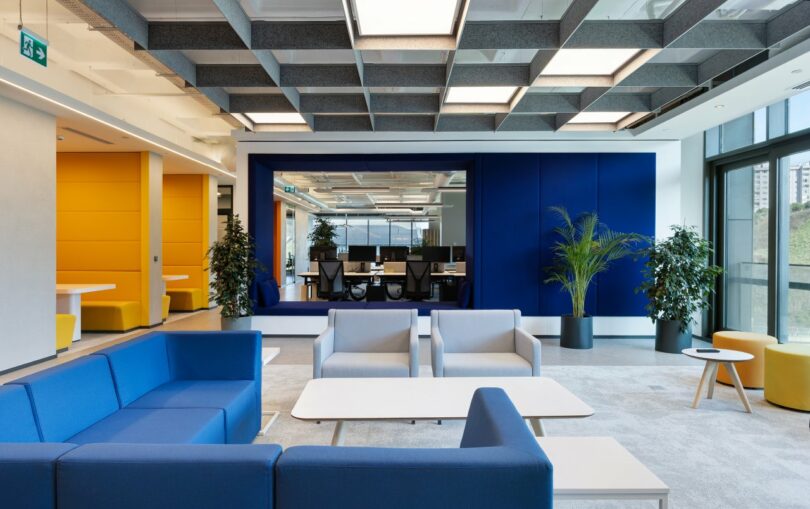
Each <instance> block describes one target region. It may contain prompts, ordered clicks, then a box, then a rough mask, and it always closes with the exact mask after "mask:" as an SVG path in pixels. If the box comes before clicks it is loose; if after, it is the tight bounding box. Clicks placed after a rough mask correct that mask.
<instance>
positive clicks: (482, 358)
mask: <svg viewBox="0 0 810 509" xmlns="http://www.w3.org/2000/svg"><path fill="white" fill-rule="evenodd" d="M444 376H532V365H531V364H529V363H528V362H527V361H526V359H524V358H523V357H521V356H520V355H518V354H516V353H446V354H444Z"/></svg>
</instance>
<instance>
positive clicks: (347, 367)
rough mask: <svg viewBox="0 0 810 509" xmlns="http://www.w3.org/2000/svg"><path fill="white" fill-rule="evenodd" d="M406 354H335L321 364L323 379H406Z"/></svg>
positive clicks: (407, 372) (408, 372)
mask: <svg viewBox="0 0 810 509" xmlns="http://www.w3.org/2000/svg"><path fill="white" fill-rule="evenodd" d="M408 362H409V357H408V354H407V353H348V352H335V353H333V354H332V355H330V356H329V358H328V359H326V361H325V362H324V363H323V367H322V376H323V378H353V377H407V376H409V375H410V371H409V369H410V368H409V364H408Z"/></svg>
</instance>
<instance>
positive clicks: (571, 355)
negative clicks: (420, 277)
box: [264, 337, 708, 366]
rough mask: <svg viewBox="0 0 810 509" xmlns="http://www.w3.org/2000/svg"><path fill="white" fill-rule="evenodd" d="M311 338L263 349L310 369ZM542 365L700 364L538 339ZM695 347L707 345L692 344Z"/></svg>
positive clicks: (631, 347) (610, 346)
mask: <svg viewBox="0 0 810 509" xmlns="http://www.w3.org/2000/svg"><path fill="white" fill-rule="evenodd" d="M314 340H315V338H314V337H295V338H278V337H265V338H264V346H275V347H279V348H281V354H279V356H278V357H277V358H276V360H275V361H273V362H274V363H276V364H304V365H308V366H311V365H312V342H313V341H314ZM540 341H541V342H542V343H543V349H542V364H543V365H566V366H571V365H577V366H695V365H698V364H700V361H696V360H695V359H690V358H689V357H686V356H683V355H680V354H669V353H661V352H656V351H655V341H654V340H653V339H652V338H596V339H595V340H594V348H593V349H592V350H571V349H568V348H561V347H560V340H559V339H557V338H542V339H541V340H540ZM693 345H694V346H696V347H699V346H707V345H708V343H706V342H704V341H701V340H698V339H696V340H694V341H693ZM419 363H420V364H422V365H430V339H428V338H420V340H419Z"/></svg>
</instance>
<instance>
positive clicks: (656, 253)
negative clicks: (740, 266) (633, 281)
mask: <svg viewBox="0 0 810 509" xmlns="http://www.w3.org/2000/svg"><path fill="white" fill-rule="evenodd" d="M670 228H671V230H672V236H671V237H669V238H668V239H665V240H662V241H659V242H653V243H652V245H650V246H649V247H648V248H647V249H646V250H645V251H644V254H646V255H647V257H648V259H647V262H646V263H645V264H644V276H645V281H644V283H642V285H641V286H640V287H638V288H637V289H636V292H644V294H645V295H647V299H649V302H648V303H647V313H648V316H649V317H650V318H651V319H652V321H653V322H654V323H655V349H656V350H658V351H659V352H668V353H680V352H681V350H683V349H684V348H689V347H690V346H692V321H693V316H694V314H695V313H696V312H697V311H700V310H703V309H705V308H706V307H707V306H708V305H709V301H708V297H709V295H711V293H713V292H714V283H715V281H716V280H717V276H719V275H720V274H722V273H723V269H722V268H720V267H718V266H716V265H708V263H707V262H708V260H709V257H710V256H711V254H712V247H711V244H710V243H709V241H708V240H705V239H703V238H701V236H700V235H699V234H698V233H697V231H696V230H695V229H694V228H693V227H690V226H680V225H674V226H671V227H670Z"/></svg>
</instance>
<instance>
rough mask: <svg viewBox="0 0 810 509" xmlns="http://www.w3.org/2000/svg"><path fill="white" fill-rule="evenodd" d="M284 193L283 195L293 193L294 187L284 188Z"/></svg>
mask: <svg viewBox="0 0 810 509" xmlns="http://www.w3.org/2000/svg"><path fill="white" fill-rule="evenodd" d="M284 192H285V193H294V192H295V186H284Z"/></svg>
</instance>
